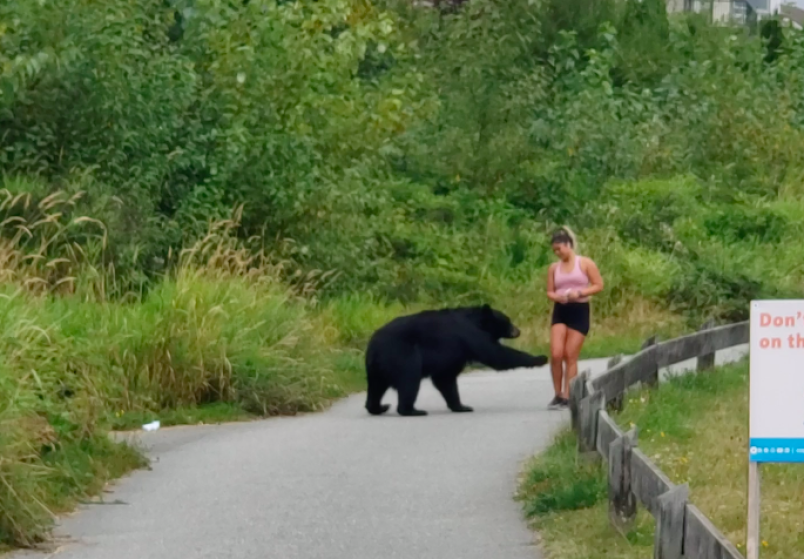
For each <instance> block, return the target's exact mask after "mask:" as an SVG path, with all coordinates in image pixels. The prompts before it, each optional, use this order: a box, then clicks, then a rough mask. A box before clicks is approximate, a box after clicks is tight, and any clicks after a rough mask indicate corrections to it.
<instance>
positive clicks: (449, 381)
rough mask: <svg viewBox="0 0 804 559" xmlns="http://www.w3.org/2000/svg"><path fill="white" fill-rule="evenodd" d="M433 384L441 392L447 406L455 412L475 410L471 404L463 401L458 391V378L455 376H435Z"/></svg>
mask: <svg viewBox="0 0 804 559" xmlns="http://www.w3.org/2000/svg"><path fill="white" fill-rule="evenodd" d="M432 381H433V385H434V386H435V387H436V388H437V389H438V391H439V392H441V396H443V397H444V401H445V402H446V403H447V407H448V408H449V409H450V410H452V411H454V412H456V413H457V412H471V411H474V409H472V408H471V407H469V406H465V405H463V404H462V403H461V395H460V393H459V392H458V379H457V378H453V377H433V379H432Z"/></svg>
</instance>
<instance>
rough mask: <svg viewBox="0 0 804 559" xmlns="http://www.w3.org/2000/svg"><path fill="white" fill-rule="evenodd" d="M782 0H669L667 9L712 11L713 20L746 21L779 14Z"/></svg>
mask: <svg viewBox="0 0 804 559" xmlns="http://www.w3.org/2000/svg"><path fill="white" fill-rule="evenodd" d="M781 8H782V0H667V11H668V12H670V13H674V12H698V13H707V12H708V13H710V14H711V16H712V20H713V21H723V22H725V21H733V22H735V23H746V22H748V21H751V20H756V19H761V18H763V17H767V16H771V15H774V14H777V13H779V12H780V11H781Z"/></svg>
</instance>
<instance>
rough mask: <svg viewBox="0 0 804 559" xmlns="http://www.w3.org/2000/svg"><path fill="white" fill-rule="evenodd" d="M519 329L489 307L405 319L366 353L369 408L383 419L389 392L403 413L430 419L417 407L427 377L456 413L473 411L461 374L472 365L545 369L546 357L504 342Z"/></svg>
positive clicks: (379, 334) (385, 329)
mask: <svg viewBox="0 0 804 559" xmlns="http://www.w3.org/2000/svg"><path fill="white" fill-rule="evenodd" d="M519 334H520V332H519V329H518V328H517V327H516V326H515V325H514V324H513V323H512V322H511V319H510V318H508V317H507V316H506V315H505V314H504V313H502V312H500V311H498V310H496V309H493V308H492V307H490V306H489V305H483V306H478V307H459V308H450V309H441V310H429V311H423V312H420V313H417V314H413V315H408V316H401V317H398V318H395V319H394V320H392V321H391V322H389V323H387V324H386V325H384V326H382V327H381V328H379V329H378V330H377V331H376V332H374V334H373V335H372V336H371V339H370V340H369V343H368V347H367V349H366V380H367V382H368V395H367V397H366V409H367V410H368V412H369V413H370V414H372V415H381V414H383V413H385V412H387V411H388V409H389V408H390V406H389V405H388V404H383V403H382V398H383V396H384V395H385V392H386V391H387V390H388V389H389V388H393V389H395V390H396V391H397V397H398V405H397V412H398V413H399V415H403V416H421V415H427V412H426V411H422V410H419V409H416V407H415V405H416V397H417V396H418V394H419V385H420V383H421V380H422V379H423V378H427V377H430V379H431V381H432V383H433V385H434V386H435V387H436V388H437V389H438V391H439V392H440V393H441V395H442V396H443V397H444V400H445V401H446V403H447V406H448V407H449V409H450V410H452V411H453V412H470V411H472V408H470V407H469V406H465V405H463V404H462V403H461V398H460V395H459V394H458V382H457V381H458V375H460V374H461V372H462V371H463V369H464V367H465V366H466V365H467V364H468V363H470V362H477V363H481V364H483V365H486V366H487V367H491V368H492V369H494V370H497V371H503V370H507V369H515V368H518V367H542V366H544V365H546V364H547V356H546V355H536V356H534V355H530V354H528V353H525V352H523V351H519V350H516V349H513V348H510V347H506V346H504V345H502V344H501V343H500V341H499V340H500V338H516V337H518V336H519Z"/></svg>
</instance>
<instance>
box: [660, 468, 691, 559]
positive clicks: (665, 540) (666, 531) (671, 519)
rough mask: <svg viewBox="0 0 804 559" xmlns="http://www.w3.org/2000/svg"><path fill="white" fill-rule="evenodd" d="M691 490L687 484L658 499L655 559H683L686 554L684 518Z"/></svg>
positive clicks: (674, 488) (677, 486)
mask: <svg viewBox="0 0 804 559" xmlns="http://www.w3.org/2000/svg"><path fill="white" fill-rule="evenodd" d="M689 496H690V489H689V485H687V484H686V483H685V484H684V485H676V486H675V487H673V488H672V489H670V491H668V492H666V493H664V494H662V495H659V496H658V497H657V498H656V532H655V533H654V541H653V558H654V559H682V557H683V553H684V516H685V514H686V511H687V501H688V500H689Z"/></svg>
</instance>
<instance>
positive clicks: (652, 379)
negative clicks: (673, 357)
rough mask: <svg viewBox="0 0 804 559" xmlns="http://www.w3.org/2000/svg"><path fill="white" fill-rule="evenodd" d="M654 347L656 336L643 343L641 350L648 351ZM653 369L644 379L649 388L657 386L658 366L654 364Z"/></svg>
mask: <svg viewBox="0 0 804 559" xmlns="http://www.w3.org/2000/svg"><path fill="white" fill-rule="evenodd" d="M654 345H656V336H651V337H650V338H648V339H647V340H645V343H643V344H642V350H645V349H648V348H649V347H651V346H654ZM653 367H654V368H653V369H651V370H650V371H648V374H647V375H646V377H645V379H646V380H645V384H646V385H647V386H649V387H651V388H655V387H656V386H658V385H659V365H658V364H654V365H653Z"/></svg>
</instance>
